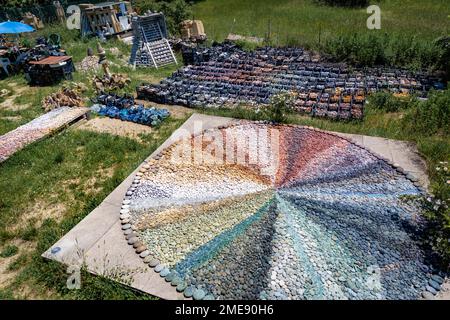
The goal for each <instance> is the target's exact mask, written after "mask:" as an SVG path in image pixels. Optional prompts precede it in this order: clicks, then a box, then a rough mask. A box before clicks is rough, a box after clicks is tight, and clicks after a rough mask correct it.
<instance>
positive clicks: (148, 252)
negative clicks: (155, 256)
mask: <svg viewBox="0 0 450 320" xmlns="http://www.w3.org/2000/svg"><path fill="white" fill-rule="evenodd" d="M149 254H150V251H148V250H145V251H142V252H141V253H140V254H139V257H141V258H145V257H147V256H148V255H149Z"/></svg>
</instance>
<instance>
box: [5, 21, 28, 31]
mask: <svg viewBox="0 0 450 320" xmlns="http://www.w3.org/2000/svg"><path fill="white" fill-rule="evenodd" d="M32 31H34V28H33V27H31V26H29V25H27V24H25V23H21V22H15V21H6V22H2V23H0V34H10V33H12V34H17V33H23V32H32Z"/></svg>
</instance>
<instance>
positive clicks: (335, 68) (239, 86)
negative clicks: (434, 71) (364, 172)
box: [137, 44, 437, 119]
mask: <svg viewBox="0 0 450 320" xmlns="http://www.w3.org/2000/svg"><path fill="white" fill-rule="evenodd" d="M186 50H189V52H190V54H187V53H186V54H185V55H186V56H187V58H186V59H187V60H188V61H189V62H191V63H192V65H189V66H187V67H184V68H182V69H180V70H178V71H176V72H175V73H173V74H172V76H171V77H169V78H167V79H165V80H163V81H161V82H160V83H159V84H142V85H140V86H138V87H137V94H138V97H139V98H141V99H148V100H150V101H154V102H157V103H164V104H176V105H183V106H188V107H206V108H218V107H227V108H233V107H236V106H241V105H267V104H269V103H270V97H271V96H272V95H273V94H277V93H280V92H286V91H288V92H293V93H295V95H296V96H297V99H296V101H295V110H296V111H298V112H299V113H304V114H308V115H311V116H316V117H329V118H333V119H361V118H362V117H363V114H364V113H363V109H364V103H365V100H366V96H367V95H368V94H370V93H371V92H376V91H380V90H386V91H390V92H393V93H404V94H417V95H419V96H425V95H426V93H427V91H428V90H429V89H430V88H431V87H432V86H433V84H435V82H436V81H437V80H436V79H432V78H430V77H428V76H427V75H426V74H424V73H416V74H412V73H410V72H407V71H404V70H394V69H392V70H391V69H375V68H374V69H361V70H354V69H349V68H347V66H345V65H343V64H331V63H326V62H320V61H318V59H316V58H312V57H311V55H310V54H309V53H308V52H307V51H304V50H303V49H300V48H272V47H263V48H259V49H257V50H255V51H252V52H246V51H243V50H241V49H239V48H238V47H236V46H235V45H231V44H222V45H217V46H214V47H211V48H206V49H197V48H188V49H186Z"/></svg>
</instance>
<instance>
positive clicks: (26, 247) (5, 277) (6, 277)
mask: <svg viewBox="0 0 450 320" xmlns="http://www.w3.org/2000/svg"><path fill="white" fill-rule="evenodd" d="M8 245H14V246H16V247H18V248H19V252H17V253H16V254H15V255H13V256H12V257H7V258H2V257H0V289H3V288H6V287H7V286H8V285H9V284H10V283H11V282H12V281H13V280H14V278H15V277H16V275H17V274H18V272H19V271H20V269H18V270H8V266H9V265H10V264H11V263H12V262H14V261H15V260H16V259H17V258H18V257H19V256H20V255H21V254H24V253H28V252H31V251H32V250H34V249H35V247H36V244H35V243H32V242H26V241H23V240H13V241H10V242H9V243H8Z"/></svg>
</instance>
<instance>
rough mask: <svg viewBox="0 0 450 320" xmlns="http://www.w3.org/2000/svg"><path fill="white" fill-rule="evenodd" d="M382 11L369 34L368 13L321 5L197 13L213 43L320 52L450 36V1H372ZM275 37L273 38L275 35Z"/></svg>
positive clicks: (209, 1) (305, 1)
mask: <svg viewBox="0 0 450 320" xmlns="http://www.w3.org/2000/svg"><path fill="white" fill-rule="evenodd" d="M369 2H370V3H371V4H378V5H379V6H380V8H381V30H368V29H367V27H366V20H367V18H368V17H369V15H368V14H367V12H366V9H365V8H356V9H353V8H342V7H330V6H327V5H319V4H317V2H316V1H315V0H258V1H252V0H203V1H197V2H196V3H195V5H194V7H193V12H194V16H195V18H196V19H200V20H202V21H203V23H204V26H205V30H206V33H207V34H208V37H209V38H210V39H213V40H218V41H221V40H223V39H224V38H225V37H226V36H227V35H228V33H230V32H233V33H238V34H243V35H251V36H258V37H266V36H267V35H268V33H270V37H271V41H272V42H273V43H274V44H275V45H285V44H291V45H293V44H296V45H301V46H306V47H309V48H316V47H318V45H320V44H321V43H323V42H325V41H327V40H328V39H333V38H336V37H338V36H342V35H347V34H353V33H363V34H375V35H377V36H380V35H383V34H385V33H388V34H397V35H399V36H406V37H411V36H416V37H417V38H418V39H421V40H426V41H431V40H433V39H435V38H437V37H439V36H443V35H447V34H449V33H450V23H449V19H448V14H449V10H448V9H449V6H448V1H447V0H429V1H420V0H406V1H404V0H389V1H369ZM269 31H270V32H269Z"/></svg>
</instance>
